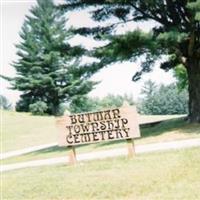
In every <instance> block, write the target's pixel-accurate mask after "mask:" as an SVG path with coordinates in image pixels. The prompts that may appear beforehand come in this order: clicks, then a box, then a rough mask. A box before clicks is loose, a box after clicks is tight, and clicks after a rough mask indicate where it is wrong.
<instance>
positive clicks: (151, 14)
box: [60, 0, 200, 122]
mask: <svg viewBox="0 0 200 200" xmlns="http://www.w3.org/2000/svg"><path fill="white" fill-rule="evenodd" d="M65 1H66V4H65V5H62V6H60V7H61V8H62V9H68V10H70V9H71V10H73V9H80V8H81V9H84V8H88V7H90V8H91V10H92V11H91V17H92V18H93V19H94V20H95V21H98V22H104V23H101V24H100V25H98V26H97V27H93V28H89V27H83V28H79V29H76V30H74V32H75V33H78V34H82V35H86V36H87V35H92V36H93V37H94V38H95V39H98V40H105V41H107V43H106V45H104V46H102V47H99V48H96V49H95V50H94V51H93V52H92V53H91V55H92V56H94V57H96V58H99V63H98V67H99V68H102V67H104V66H106V65H108V64H111V63H114V62H119V61H120V62H122V61H127V60H128V61H135V60H136V59H138V58H142V60H144V61H143V62H142V64H141V70H140V71H138V72H137V73H136V74H135V75H134V76H133V80H134V81H136V80H138V79H140V77H141V75H142V73H144V72H149V71H151V70H152V68H153V66H154V63H155V61H156V60H160V58H164V61H163V62H162V63H161V66H160V67H161V68H162V69H164V70H169V69H172V68H173V69H174V68H177V67H178V66H180V65H182V66H183V67H184V68H185V71H186V72H187V79H188V89H189V121H191V122H200V0H173V1H171V0H150V1H144V0H93V1H91V0H76V1H72V0H65ZM144 21H153V22H154V24H155V25H154V27H153V28H152V29H151V31H150V32H144V31H143V30H141V29H135V30H130V31H129V32H125V33H121V34H119V33H118V32H117V31H116V30H117V28H118V27H119V26H121V25H124V24H128V23H129V25H130V26H133V23H134V22H144ZM131 23H132V24H131ZM96 66H97V64H96Z"/></svg>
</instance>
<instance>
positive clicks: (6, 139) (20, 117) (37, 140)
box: [1, 110, 57, 152]
mask: <svg viewBox="0 0 200 200" xmlns="http://www.w3.org/2000/svg"><path fill="white" fill-rule="evenodd" d="M1 117H2V134H1V145H2V148H1V149H2V152H6V151H12V150H18V149H23V148H26V147H30V146H35V145H41V144H48V143H52V142H56V141H57V134H56V128H55V118H54V117H49V116H45V117H44V116H32V115H30V114H27V113H17V112H11V111H2V110H1Z"/></svg>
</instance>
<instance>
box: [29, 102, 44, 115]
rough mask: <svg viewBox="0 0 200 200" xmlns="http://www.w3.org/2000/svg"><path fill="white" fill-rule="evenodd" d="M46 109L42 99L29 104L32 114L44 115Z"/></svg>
mask: <svg viewBox="0 0 200 200" xmlns="http://www.w3.org/2000/svg"><path fill="white" fill-rule="evenodd" d="M47 109H48V106H47V104H46V103H45V102H42V101H37V102H36V103H33V104H30V105H29V110H30V112H31V113H32V114H33V115H44V114H45V112H46V111H47Z"/></svg>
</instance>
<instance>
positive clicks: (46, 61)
mask: <svg viewBox="0 0 200 200" xmlns="http://www.w3.org/2000/svg"><path fill="white" fill-rule="evenodd" d="M30 12H31V14H30V15H29V16H26V20H25V22H24V24H23V27H22V31H21V33H20V37H21V39H22V42H21V43H20V44H18V45H17V48H18V52H17V55H18V56H19V60H18V61H17V62H15V63H14V65H13V66H14V67H15V69H16V72H17V76H16V77H15V78H14V79H10V81H11V83H12V85H13V87H12V89H16V90H19V91H22V95H21V98H20V101H19V102H18V103H17V106H16V108H17V110H18V111H29V108H30V105H33V104H34V105H40V103H39V104H37V102H44V103H45V105H47V109H46V111H45V112H46V113H48V114H54V115H57V114H58V113H59V105H60V103H62V102H64V101H69V100H70V98H71V97H73V96H75V95H82V94H87V93H88V92H89V91H90V90H91V89H92V88H93V85H94V84H95V83H94V82H91V81H89V80H88V79H87V78H88V77H89V76H90V75H91V72H90V69H89V67H82V66H81V65H80V60H79V59H78V57H81V55H82V54H83V52H84V49H83V48H81V47H80V46H73V47H72V46H70V45H69V43H68V40H69V39H70V38H71V37H72V33H71V32H70V31H66V20H65V17H64V14H63V13H62V12H61V11H60V10H58V9H57V8H56V7H55V5H54V4H53V1H52V0H37V5H36V6H35V7H33V8H32V9H31V11H30Z"/></svg>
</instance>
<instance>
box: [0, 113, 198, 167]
mask: <svg viewBox="0 0 200 200" xmlns="http://www.w3.org/2000/svg"><path fill="white" fill-rule="evenodd" d="M5 116H7V118H8V119H9V120H8V121H7V122H6V123H7V124H9V123H10V121H11V119H10V118H12V119H13V121H14V122H15V125H14V126H16V127H17V128H16V131H14V127H10V128H9V126H8V128H7V131H6V133H5V132H4V131H3V132H4V134H3V139H4V140H3V142H2V143H3V146H4V147H6V148H5V149H8V148H16V146H18V147H19V146H24V145H27V144H29V146H33V143H34V144H35V142H38V143H39V144H42V143H45V141H46V143H48V142H47V141H49V142H53V141H54V142H56V139H55V138H56V130H55V119H54V118H53V117H38V116H37V117H34V116H29V115H27V114H19V113H15V112H5ZM19 116H21V120H23V119H26V121H27V122H26V123H25V124H21V123H20V124H17V120H19ZM45 120H46V121H45ZM31 122H33V123H31ZM38 123H39V125H38ZM4 124H5V122H4ZM6 127H7V126H6ZM11 129H13V132H12V134H13V135H14V138H13V137H11ZM24 129H26V130H27V131H28V130H29V129H30V130H29V131H30V132H24ZM36 129H39V130H40V131H39V132H35V131H34V130H36ZM141 136H142V137H141V138H139V139H136V140H135V143H136V145H141V144H148V143H155V142H166V141H173V140H181V139H189V138H197V137H200V124H188V123H187V122H185V121H184V120H183V119H173V120H169V121H165V122H162V123H160V124H157V125H156V126H153V127H146V128H144V127H143V128H141ZM14 139H15V140H14ZM5 141H6V142H5ZM13 143H15V144H16V145H15V144H13ZM12 144H13V146H12ZM10 145H11V146H10ZM125 146H126V142H125V141H115V142H102V143H97V144H91V145H83V146H80V147H77V148H76V149H77V153H83V152H91V151H100V150H105V149H110V148H120V147H125ZM67 150H68V149H67V147H57V146H56V147H51V148H47V149H44V150H40V151H36V152H33V153H29V154H25V155H23V156H18V157H14V158H9V159H5V160H3V161H1V163H2V164H11V163H15V162H23V161H29V160H36V159H45V158H52V157H57V156H65V155H67Z"/></svg>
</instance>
